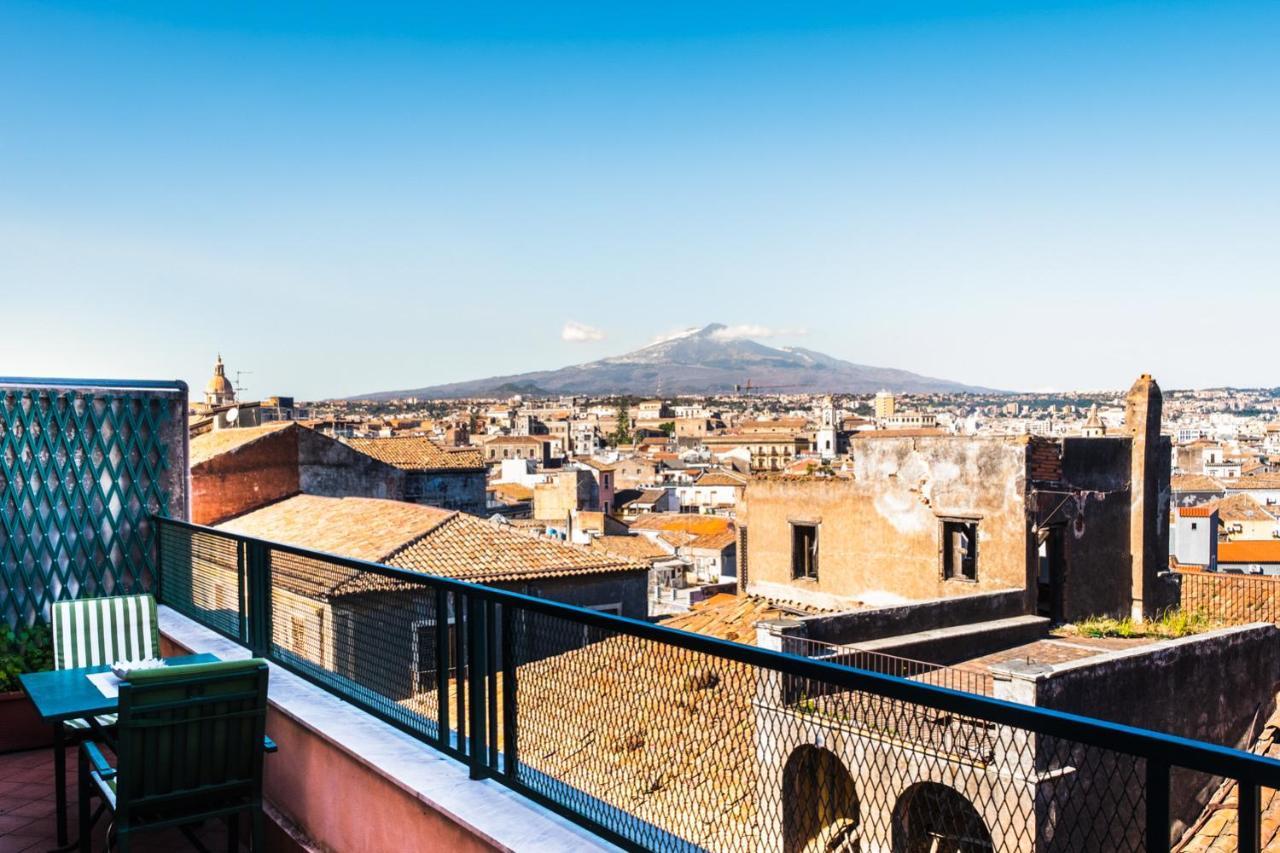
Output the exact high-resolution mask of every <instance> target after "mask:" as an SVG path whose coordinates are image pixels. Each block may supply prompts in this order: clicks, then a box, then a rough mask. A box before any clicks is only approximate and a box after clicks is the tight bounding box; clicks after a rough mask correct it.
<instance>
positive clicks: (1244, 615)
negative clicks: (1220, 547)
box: [1178, 570, 1280, 625]
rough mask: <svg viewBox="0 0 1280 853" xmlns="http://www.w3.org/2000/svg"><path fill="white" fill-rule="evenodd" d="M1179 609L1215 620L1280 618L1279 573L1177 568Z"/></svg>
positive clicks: (1235, 622) (1238, 622)
mask: <svg viewBox="0 0 1280 853" xmlns="http://www.w3.org/2000/svg"><path fill="white" fill-rule="evenodd" d="M1178 578H1179V579H1180V582H1181V586H1182V600H1181V604H1182V609H1183V610H1186V611H1191V612H1196V613H1201V614H1203V615H1205V616H1207V617H1209V618H1210V619H1212V620H1213V621H1215V622H1223V623H1226V624H1228V625H1243V624H1247V623H1249V622H1280V577H1269V576H1265V575H1237V574H1231V573H1228V572H1191V571H1185V570H1181V571H1179V572H1178Z"/></svg>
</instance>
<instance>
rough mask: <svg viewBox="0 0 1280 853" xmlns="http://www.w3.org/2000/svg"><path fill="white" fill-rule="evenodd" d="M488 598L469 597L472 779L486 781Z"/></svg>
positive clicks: (487, 770) (469, 695)
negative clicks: (486, 599)
mask: <svg viewBox="0 0 1280 853" xmlns="http://www.w3.org/2000/svg"><path fill="white" fill-rule="evenodd" d="M484 605H485V602H484V599H483V598H481V597H480V596H478V595H475V594H474V593H469V594H468V595H467V693H468V696H467V702H468V704H469V705H470V711H471V716H470V719H469V721H468V722H469V723H470V725H469V728H470V729H471V731H470V735H471V748H470V749H469V750H468V751H467V759H468V761H469V763H470V770H471V778H472V779H483V778H484V777H485V776H487V775H489V768H488V758H489V751H488V749H487V748H486V745H485V744H486V741H485V729H486V728H487V723H488V719H487V718H488V703H487V702H486V701H485V681H486V678H485V666H486V665H487V664H488V660H489V654H488V650H487V648H486V640H487V637H486V633H487V631H486V625H485V606H484Z"/></svg>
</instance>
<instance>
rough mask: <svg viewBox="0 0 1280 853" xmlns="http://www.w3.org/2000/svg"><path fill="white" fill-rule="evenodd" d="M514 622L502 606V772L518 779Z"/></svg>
mask: <svg viewBox="0 0 1280 853" xmlns="http://www.w3.org/2000/svg"><path fill="white" fill-rule="evenodd" d="M515 631H516V620H515V611H514V609H513V607H512V605H511V604H509V603H507V602H503V604H502V752H503V758H502V772H503V774H505V775H506V777H507V778H508V779H512V780H514V779H516V778H518V768H519V765H518V764H517V763H516V762H517V761H518V760H519V759H518V757H517V755H516V650H515Z"/></svg>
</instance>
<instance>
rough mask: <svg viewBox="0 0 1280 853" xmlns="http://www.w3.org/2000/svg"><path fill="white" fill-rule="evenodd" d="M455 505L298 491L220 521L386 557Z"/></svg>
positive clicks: (324, 547)
mask: <svg viewBox="0 0 1280 853" xmlns="http://www.w3.org/2000/svg"><path fill="white" fill-rule="evenodd" d="M455 514H456V513H454V512H453V511H451V510H444V509H437V508H436V507H431V506H423V505H421V504H411V503H405V502H403V501H388V500H381V499H378V498H325V497H320V496H319V495H295V496H294V497H292V498H288V499H286V500H283V501H279V502H278V503H274V504H270V505H268V506H265V507H263V508H262V509H259V510H255V511H254V512H250V513H247V514H245V515H242V516H240V517H239V518H235V519H232V520H231V521H228V522H225V523H223V524H219V525H218V529H219V530H229V531H231V532H232V533H240V534H243V535H245V536H254V537H257V538H259V539H267V540H269V541H272V542H284V543H286V544H289V545H296V546H298V547H300V548H309V549H312V550H315V551H324V552H326V553H330V554H339V555H341V556H343V557H353V558H355V559H357V560H371V561H373V562H382V561H384V560H385V559H386V558H387V557H388V556H390V555H391V554H392V553H394V552H395V551H396V549H397V548H400V547H401V546H402V545H404V544H405V543H406V542H409V541H411V540H413V539H416V538H418V537H419V536H422V535H423V534H425V533H426V532H427V531H429V530H432V529H434V528H436V527H438V526H439V525H440V524H442V523H443V522H444V521H445V520H446V519H448V518H449V517H450V516H452V515H455Z"/></svg>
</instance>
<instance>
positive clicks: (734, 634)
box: [662, 593, 825, 646]
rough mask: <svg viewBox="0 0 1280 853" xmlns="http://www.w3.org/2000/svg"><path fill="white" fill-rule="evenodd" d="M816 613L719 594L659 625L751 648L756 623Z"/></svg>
mask: <svg viewBox="0 0 1280 853" xmlns="http://www.w3.org/2000/svg"><path fill="white" fill-rule="evenodd" d="M817 612H825V611H818V610H815V609H812V608H806V607H804V606H803V605H791V604H788V603H785V602H780V601H775V600H773V599H769V598H764V597H762V596H758V595H734V594H732V593H721V594H719V595H713V596H712V597H711V598H709V599H707V600H706V601H704V602H702V603H700V604H697V605H694V607H693V609H692V610H690V611H689V612H688V613H681V614H680V615H678V616H673V617H671V618H670V619H667V620H666V621H665V622H663V623H662V624H663V625H665V626H666V627H668V628H679V629H680V630H681V631H689V632H691V633H694V634H704V635H706V636H708V637H718V638H719V639H721V640H731V641H733V642H735V643H743V644H745V645H748V646H753V645H755V642H756V628H755V626H756V623H757V622H764V621H767V620H769V619H781V618H784V617H795V616H799V615H804V614H808V613H817Z"/></svg>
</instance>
